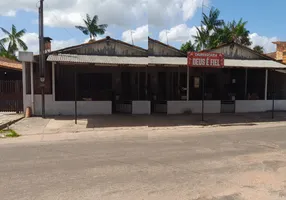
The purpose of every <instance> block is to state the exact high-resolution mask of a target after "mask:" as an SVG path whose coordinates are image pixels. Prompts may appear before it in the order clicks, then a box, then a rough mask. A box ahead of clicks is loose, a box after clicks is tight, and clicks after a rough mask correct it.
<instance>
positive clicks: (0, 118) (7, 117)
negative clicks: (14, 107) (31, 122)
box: [0, 112, 24, 130]
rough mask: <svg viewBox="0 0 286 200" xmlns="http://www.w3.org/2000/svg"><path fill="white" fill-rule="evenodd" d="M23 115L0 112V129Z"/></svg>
mask: <svg viewBox="0 0 286 200" xmlns="http://www.w3.org/2000/svg"><path fill="white" fill-rule="evenodd" d="M23 117H24V115H23V114H16V113H2V112H1V113H0V130H1V129H4V128H6V127H7V126H9V125H11V124H13V123H14V122H17V121H19V120H20V119H22V118H23Z"/></svg>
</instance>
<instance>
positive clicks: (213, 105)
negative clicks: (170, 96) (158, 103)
mask: <svg viewBox="0 0 286 200" xmlns="http://www.w3.org/2000/svg"><path fill="white" fill-rule="evenodd" d="M167 104H168V105H167V108H168V111H167V113H168V114H182V113H184V112H187V111H191V112H192V113H201V112H202V101H168V103H167ZM204 105H205V108H204V112H205V113H220V106H221V104H220V101H205V104H204Z"/></svg>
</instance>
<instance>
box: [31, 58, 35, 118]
mask: <svg viewBox="0 0 286 200" xmlns="http://www.w3.org/2000/svg"><path fill="white" fill-rule="evenodd" d="M30 73H31V103H32V114H33V115H34V114H35V94H34V63H33V62H31V63H30Z"/></svg>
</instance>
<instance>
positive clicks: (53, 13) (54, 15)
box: [45, 3, 74, 38]
mask: <svg viewBox="0 0 286 200" xmlns="http://www.w3.org/2000/svg"><path fill="white" fill-rule="evenodd" d="M45 4H46V5H47V7H48V8H49V9H50V12H51V13H52V15H53V17H54V18H55V19H56V21H58V22H59V21H60V20H59V19H58V17H57V16H56V14H55V12H54V11H52V10H51V8H50V6H49V5H48V3H45ZM60 28H62V29H64V30H65V31H66V32H67V33H68V34H69V35H70V36H71V37H73V38H74V36H73V35H72V34H71V33H70V32H69V31H68V30H67V29H66V28H65V27H60Z"/></svg>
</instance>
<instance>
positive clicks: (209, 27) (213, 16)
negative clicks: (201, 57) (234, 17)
mask: <svg viewBox="0 0 286 200" xmlns="http://www.w3.org/2000/svg"><path fill="white" fill-rule="evenodd" d="M219 15H220V11H219V10H218V9H215V8H211V10H210V12H209V14H208V15H207V14H205V13H204V14H203V19H202V26H201V27H200V28H198V27H197V35H196V36H195V41H196V44H197V46H198V47H200V48H201V49H203V48H212V47H215V46H217V43H218V41H217V39H216V38H217V36H216V32H217V31H218V30H219V29H220V28H221V27H222V26H223V25H224V21H223V20H221V19H219Z"/></svg>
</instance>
